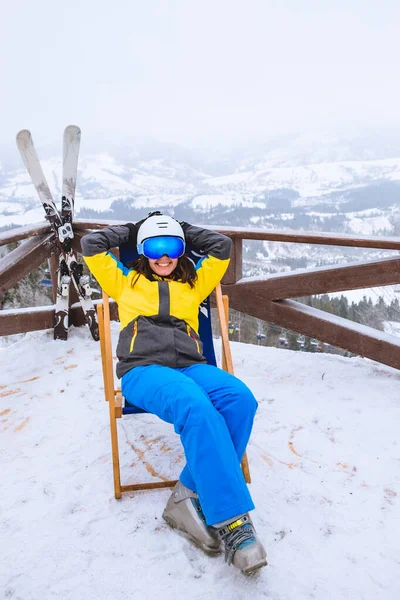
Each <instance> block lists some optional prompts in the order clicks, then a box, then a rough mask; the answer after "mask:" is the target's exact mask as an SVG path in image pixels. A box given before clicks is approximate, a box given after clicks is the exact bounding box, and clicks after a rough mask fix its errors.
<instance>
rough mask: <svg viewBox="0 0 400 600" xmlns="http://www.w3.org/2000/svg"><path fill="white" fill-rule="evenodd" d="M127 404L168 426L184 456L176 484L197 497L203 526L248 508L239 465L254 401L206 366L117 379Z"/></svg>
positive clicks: (236, 382) (152, 368)
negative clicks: (201, 511)
mask: <svg viewBox="0 0 400 600" xmlns="http://www.w3.org/2000/svg"><path fill="white" fill-rule="evenodd" d="M121 387H122V394H123V395H124V396H125V398H126V399H127V401H128V402H129V403H130V404H134V405H135V406H138V407H140V408H142V409H144V410H146V411H147V412H149V413H152V414H154V415H157V416H158V417H160V418H161V419H163V420H164V421H167V422H168V423H172V424H173V425H174V429H175V432H176V433H177V434H179V435H180V437H181V442H182V445H183V448H184V451H185V457H186V466H185V467H184V469H183V471H182V473H181V474H180V477H179V479H180V481H181V482H182V483H183V485H185V486H186V487H188V488H189V489H191V490H193V491H195V492H197V493H198V495H199V500H200V503H201V507H202V509H203V512H204V515H205V517H206V521H207V524H208V525H214V524H215V523H219V522H221V521H225V520H227V519H230V518H231V517H236V516H237V515H239V514H242V513H245V512H248V511H249V510H252V509H253V508H254V504H253V501H252V499H251V496H250V493H249V490H248V489H247V485H246V482H245V480H244V477H243V474H242V470H241V468H240V461H241V459H242V457H243V454H244V451H245V449H246V446H247V442H248V440H249V437H250V433H251V429H252V426H253V420H254V415H255V412H256V410H257V401H256V399H255V398H254V396H253V394H252V392H251V391H250V390H249V388H248V387H247V386H246V385H245V384H244V383H243V382H242V381H240V379H237V378H236V377H234V376H233V375H231V374H229V373H227V372H226V371H222V370H221V369H218V368H217V367H214V366H211V365H206V364H195V365H191V366H190V367H185V368H182V369H172V368H170V367H163V366H160V365H149V366H145V367H135V368H133V369H131V370H130V371H128V372H127V373H125V375H124V376H123V377H122V385H121Z"/></svg>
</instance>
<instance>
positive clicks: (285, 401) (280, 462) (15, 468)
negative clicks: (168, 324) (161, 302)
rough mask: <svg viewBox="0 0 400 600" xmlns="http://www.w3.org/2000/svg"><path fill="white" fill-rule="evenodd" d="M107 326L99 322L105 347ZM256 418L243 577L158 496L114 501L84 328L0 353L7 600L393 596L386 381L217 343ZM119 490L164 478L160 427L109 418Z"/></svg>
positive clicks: (167, 469) (0, 514)
mask: <svg viewBox="0 0 400 600" xmlns="http://www.w3.org/2000/svg"><path fill="white" fill-rule="evenodd" d="M116 335H117V324H113V336H114V340H115V338H116ZM232 350H233V357H234V363H235V367H236V373H237V375H238V376H239V377H241V378H242V379H243V380H244V381H245V382H246V383H247V384H248V385H249V386H250V388H251V389H252V390H253V391H254V393H255V394H256V396H257V398H258V400H259V403H260V405H259V410H258V414H257V417H256V421H255V426H254V431H253V435H252V438H251V441H250V445H249V448H248V457H249V461H250V468H251V474H252V478H253V482H252V483H251V485H250V489H251V492H252V495H253V498H254V500H255V503H256V506H257V509H256V511H254V513H253V517H254V521H255V524H256V527H257V530H258V532H259V535H260V537H261V539H262V540H263V542H264V543H265V546H266V548H267V550H268V558H269V563H270V564H269V566H268V567H267V568H265V569H262V570H261V571H260V572H259V573H257V574H253V575H252V576H249V577H244V576H243V575H242V574H241V573H239V572H237V571H236V570H235V569H234V568H233V567H228V566H227V565H225V563H224V561H223V558H222V556H220V557H213V558H210V557H208V556H206V555H204V554H203V553H202V551H201V550H199V549H198V548H196V547H194V546H193V545H192V544H191V543H190V542H189V541H188V540H186V539H185V538H184V537H183V536H181V535H179V534H177V533H176V531H173V530H171V529H170V528H169V527H168V526H167V525H166V524H165V523H164V522H163V520H162V518H161V513H162V510H163V507H164V505H165V503H166V501H167V498H168V496H169V491H168V490H158V491H150V492H149V491H147V492H139V493H136V494H127V495H125V496H124V497H123V499H122V500H119V501H117V500H115V499H114V496H113V482H112V468H111V453H110V441H109V427H108V411H107V406H106V403H105V401H104V396H103V390H102V377H101V361H100V352H99V346H98V345H97V344H95V343H94V342H93V341H92V340H91V339H90V338H89V335H88V331H87V330H86V329H85V328H82V329H79V330H76V329H72V330H71V332H70V337H69V340H68V342H65V343H64V342H55V341H53V340H52V334H51V332H36V333H30V334H27V335H26V336H19V337H16V338H14V339H11V338H10V340H9V343H7V341H6V340H3V342H2V345H1V347H0V361H1V371H0V431H1V436H0V457H1V479H0V489H1V492H0V540H1V542H0V547H1V551H0V554H1V560H0V590H1V597H2V598H12V599H20V600H38V599H41V600H50V599H53V598H57V600H81V599H85V600H106V599H107V600H113V599H116V598H122V599H126V598H135V599H136V598H137V599H140V600H141V599H147V598H148V599H157V598H163V599H164V598H166V599H174V600H175V599H176V598H179V597H183V596H184V597H188V598H192V599H193V600H197V599H203V598H204V599H206V598H207V599H209V598H218V599H219V600H220V599H227V600H235V599H237V600H239V599H240V600H242V599H243V598H252V599H254V600H258V599H262V598H273V599H274V600H302V599H309V598H314V599H317V600H339V599H346V600H395V599H397V598H399V597H400V577H399V574H400V544H399V539H400V507H399V503H400V498H399V494H400V452H399V435H398V423H399V422H400V398H399V383H400V374H399V372H398V371H395V370H393V369H390V368H387V367H383V366H381V365H378V364H377V363H373V362H371V361H368V360H364V359H361V358H359V359H357V358H352V359H346V358H341V357H338V356H333V355H315V354H304V353H299V352H298V353H295V352H290V351H288V350H278V349H272V348H262V347H258V346H250V345H243V344H235V343H233V344H232ZM119 433H120V455H121V464H122V478H123V482H124V483H128V482H133V481H144V480H151V479H152V478H153V477H157V478H158V477H162V478H164V477H167V478H174V477H176V476H177V475H178V473H179V471H180V469H181V467H182V466H183V456H182V449H181V446H180V442H179V438H178V437H177V436H176V435H175V434H174V432H173V428H172V426H170V425H168V424H165V423H163V422H161V421H159V420H158V419H156V418H154V417H152V416H151V415H140V416H135V417H125V418H124V419H122V420H121V422H120V423H119Z"/></svg>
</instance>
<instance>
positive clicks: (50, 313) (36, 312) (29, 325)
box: [0, 300, 118, 335]
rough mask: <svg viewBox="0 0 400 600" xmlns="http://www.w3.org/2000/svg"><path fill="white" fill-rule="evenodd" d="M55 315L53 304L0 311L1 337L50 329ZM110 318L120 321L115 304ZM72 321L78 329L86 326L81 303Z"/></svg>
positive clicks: (75, 308) (72, 315)
mask: <svg viewBox="0 0 400 600" xmlns="http://www.w3.org/2000/svg"><path fill="white" fill-rule="evenodd" d="M98 302H99V300H95V301H94V304H97V303H98ZM54 314H55V307H54V305H51V304H50V305H49V306H36V307H34V308H17V309H14V308H11V309H5V310H0V335H14V334H15V333H26V332H27V331H40V330H42V329H50V328H51V327H53V325H54ZM110 316H111V319H112V320H113V321H117V320H118V308H117V305H116V304H115V303H114V302H110ZM70 321H71V324H72V325H75V326H76V327H78V326H80V325H84V324H85V317H84V314H83V311H82V308H81V305H80V304H79V302H76V303H75V304H73V305H72V306H71V310H70Z"/></svg>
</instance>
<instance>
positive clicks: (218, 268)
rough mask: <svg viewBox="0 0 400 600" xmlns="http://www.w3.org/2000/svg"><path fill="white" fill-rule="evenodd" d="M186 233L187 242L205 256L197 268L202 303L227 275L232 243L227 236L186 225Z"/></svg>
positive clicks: (197, 284)
mask: <svg viewBox="0 0 400 600" xmlns="http://www.w3.org/2000/svg"><path fill="white" fill-rule="evenodd" d="M184 233H185V239H186V242H187V243H188V244H191V245H193V246H194V248H195V249H196V250H198V251H199V252H200V253H201V254H205V257H204V258H203V259H201V260H200V261H199V263H198V264H197V267H196V272H197V282H196V287H197V289H198V292H199V296H200V298H199V301H200V302H202V301H203V300H204V299H205V298H207V296H209V295H210V294H211V292H212V291H213V289H214V288H215V287H216V285H217V284H218V283H219V282H220V281H221V279H222V278H223V276H224V275H225V272H226V270H227V268H228V265H229V261H230V254H231V247H232V241H231V239H230V238H229V237H227V236H226V235H222V234H221V233H217V232H215V231H211V230H209V229H202V228H201V227H195V226H194V225H186V226H185V227H184Z"/></svg>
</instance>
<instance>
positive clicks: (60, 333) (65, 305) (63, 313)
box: [17, 126, 99, 341]
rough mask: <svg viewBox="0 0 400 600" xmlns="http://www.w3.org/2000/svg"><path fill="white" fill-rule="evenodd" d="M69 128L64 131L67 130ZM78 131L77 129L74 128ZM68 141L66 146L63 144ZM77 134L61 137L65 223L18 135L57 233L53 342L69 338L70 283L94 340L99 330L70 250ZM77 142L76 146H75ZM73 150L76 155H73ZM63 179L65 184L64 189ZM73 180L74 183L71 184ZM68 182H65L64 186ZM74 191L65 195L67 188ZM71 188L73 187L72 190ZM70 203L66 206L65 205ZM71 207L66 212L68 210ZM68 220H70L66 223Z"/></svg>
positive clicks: (28, 143)
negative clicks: (58, 253)
mask: <svg viewBox="0 0 400 600" xmlns="http://www.w3.org/2000/svg"><path fill="white" fill-rule="evenodd" d="M70 128H74V126H70V127H67V128H66V132H67V130H69V131H70ZM74 129H75V131H76V129H78V130H79V128H74ZM69 139H71V140H72V143H71V146H72V148H69V144H68V140H69ZM65 140H67V143H66V142H65ZM79 140H80V130H79V135H78V136H77V138H76V136H75V138H74V137H73V136H72V138H71V137H68V132H67V133H65V134H64V160H63V165H66V175H65V177H64V175H63V192H64V191H65V192H66V194H65V197H66V202H65V210H64V216H65V219H66V220H65V223H64V221H63V218H62V216H61V215H60V213H59V212H58V209H57V206H56V205H55V203H54V200H53V197H52V194H51V191H50V188H49V186H48V184H47V181H46V178H45V176H44V173H43V170H42V167H41V165H40V162H39V158H38V156H37V154H36V150H35V147H34V144H33V140H32V135H31V133H30V132H29V131H28V130H26V129H24V130H22V131H20V132H19V133H18V134H17V147H18V150H19V152H20V154H21V157H22V160H23V162H24V164H25V167H26V169H27V171H28V173H29V175H30V177H31V180H32V183H33V185H34V186H35V188H36V191H37V193H38V196H39V198H40V200H41V202H42V204H43V208H44V211H45V215H46V219H47V220H48V221H49V223H50V224H51V226H52V227H53V230H54V232H55V234H56V240H57V242H58V245H59V248H60V252H61V254H60V257H59V269H58V284H57V302H56V318H55V326H54V338H55V339H67V336H68V310H69V289H70V281H71V279H72V282H73V284H74V287H75V289H76V291H77V294H78V298H79V301H80V303H81V306H82V310H83V312H84V314H85V318H86V321H87V323H88V325H89V329H90V332H91V334H92V337H93V339H94V340H96V341H97V340H98V339H99V331H98V325H97V320H96V311H95V308H94V305H93V301H92V299H91V290H90V285H89V278H88V277H87V276H83V267H82V265H79V263H78V261H77V259H76V256H75V254H74V252H73V250H72V239H73V237H74V233H73V229H72V216H73V201H74V194H75V184H76V170H75V176H74V175H73V174H74V165H76V166H77V160H78V154H77V153H78V152H79ZM77 141H78V143H77ZM74 150H75V152H74ZM64 180H65V181H66V184H65V187H64ZM73 181H74V182H75V183H73ZM67 182H68V183H67ZM68 185H69V188H70V190H72V191H73V194H72V196H71V194H70V192H68V193H67V186H68ZM71 186H72V187H71ZM68 202H69V204H68ZM69 207H70V208H71V210H70V211H68V208H69ZM69 218H70V220H69Z"/></svg>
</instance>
